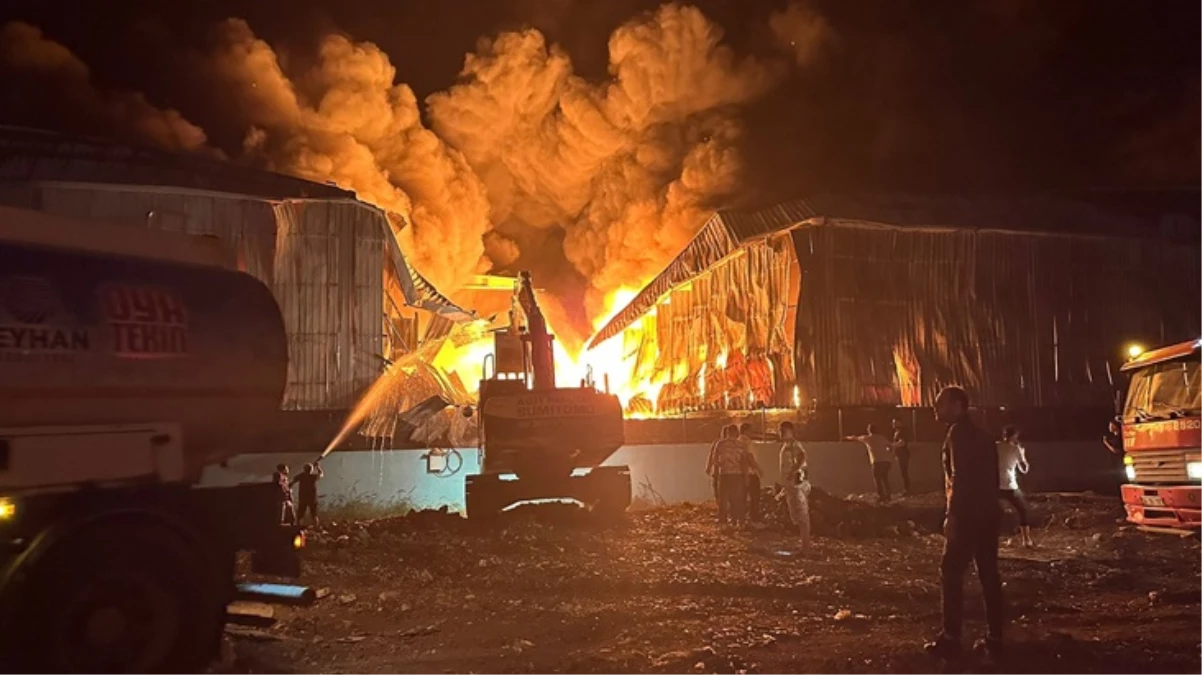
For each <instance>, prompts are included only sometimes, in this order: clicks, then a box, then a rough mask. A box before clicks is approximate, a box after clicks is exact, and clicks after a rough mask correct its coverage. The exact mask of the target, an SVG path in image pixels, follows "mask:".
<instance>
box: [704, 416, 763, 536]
mask: <svg viewBox="0 0 1202 675" xmlns="http://www.w3.org/2000/svg"><path fill="white" fill-rule="evenodd" d="M714 464H715V470H716V471H717V473H718V494H719V496H720V499H719V500H718V520H719V521H720V522H722V523H723V524H725V523H726V522H728V519H729V521H730V522H733V523H734V524H735V525H738V526H742V525H743V524H744V523H745V522H746V519H747V514H746V509H747V474H748V473H750V472H752V471H755V472H757V473H758V472H759V465H757V464H756V461H755V457H754V456H753V455H752V454H751V452H750V451H749V450H748V449H747V446H746V445H744V444H743V443H741V442H739V428H738V427H737V426H735V425H733V424H731V425H729V426H727V427H726V432H725V438H723V439H722V440H721V441H720V442H719V443H718V447H717V451H716V452H715V458H714Z"/></svg>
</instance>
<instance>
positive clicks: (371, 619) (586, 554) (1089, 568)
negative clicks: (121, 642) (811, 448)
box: [219, 491, 1202, 673]
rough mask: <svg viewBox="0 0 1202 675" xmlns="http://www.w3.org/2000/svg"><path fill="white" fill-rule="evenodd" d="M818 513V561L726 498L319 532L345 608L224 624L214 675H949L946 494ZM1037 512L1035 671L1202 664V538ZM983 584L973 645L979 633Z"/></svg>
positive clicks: (768, 521)
mask: <svg viewBox="0 0 1202 675" xmlns="http://www.w3.org/2000/svg"><path fill="white" fill-rule="evenodd" d="M811 501H812V507H811V513H812V517H813V522H814V530H815V533H816V535H817V537H816V539H815V541H814V546H813V548H812V550H811V551H809V552H808V553H806V554H805V555H802V554H801V552H800V551H799V548H798V542H797V537H796V534H795V532H794V529H793V527H792V525H791V524H790V523H789V522H788V520H787V514H785V516H784V518H783V519H782V518H781V517H780V516H781V514H780V513H778V512H776V511H775V507H776V506H778V505H779V506H781V507H783V505H781V504H778V503H777V502H774V501H765V502H764V503H766V504H767V505H769V506H770V507H771V508H772V510H771V511H770V512H768V513H766V514H764V518H763V521H764V522H763V523H762V524H761V525H757V526H753V527H750V528H747V529H736V528H730V527H721V526H719V524H718V523H717V519H716V513H715V510H714V507H713V505H712V504H704V505H690V504H682V505H676V506H669V507H663V508H659V509H654V510H650V511H645V512H639V513H632V514H630V515H629V516H628V518H627V519H626V522H625V523H618V524H612V523H606V524H601V523H596V522H594V521H590V520H589V518H588V514H587V513H586V512H584V511H583V509H580V508H579V507H574V506H569V505H559V504H550V505H547V506H549V507H551V508H550V509H548V510H539V509H537V508H534V507H520V508H518V509H514V510H513V511H510V512H506V513H504V514H502V517H501V518H499V519H498V520H497V522H496V525H495V527H494V528H491V529H485V528H482V527H480V526H478V525H475V524H472V523H469V522H468V521H466V520H464V519H463V518H460V517H459V516H458V515H457V514H454V513H449V512H442V511H433V512H415V513H412V514H409V515H407V516H402V517H394V518H383V519H379V520H374V521H366V522H362V523H338V524H329V525H327V526H326V527H324V528H322V529H318V530H314V531H313V532H311V537H310V544H309V546H307V547H306V549H305V551H304V553H305V563H304V564H305V579H306V583H308V584H310V585H313V586H315V587H319V588H327V589H330V591H329V595H330V597H331V599H335V600H338V602H328V601H327V602H318V603H316V604H314V605H312V606H309V607H288V608H284V609H281V610H278V611H277V616H278V619H279V621H278V623H277V624H276V625H275V626H273V627H272V628H271V629H270V630H267V631H258V632H257V633H245V632H244V633H241V634H238V633H233V632H232V631H233V630H234V628H235V627H231V637H232V638H234V639H232V640H230V642H231V644H232V645H233V647H232V649H233V650H234V652H235V655H236V658H233V659H225V660H223V662H222V664H224V665H220V666H219V669H224V670H219V672H235V671H237V672H252V671H253V672H281V671H291V672H362V673H373V672H445V671H449V672H472V671H475V672H515V671H521V672H690V671H693V670H694V669H697V670H700V671H702V672H725V673H735V672H739V671H745V672H897V671H902V672H931V671H932V670H934V669H937V668H938V664H935V663H933V662H931V661H930V660H929V659H928V658H927V657H926V656H925V655H924V654H923V653H922V651H921V649H920V644H921V641H922V639H923V638H925V637H928V636H929V635H931V634H933V632H934V631H936V630H937V629H938V624H939V584H938V566H939V555H940V550H941V548H942V543H943V539H942V536H941V535H940V534H939V526H940V524H941V522H942V516H943V514H942V503H941V498H940V495H918V496H914V497H905V498H902V499H900V500H897V501H895V502H894V503H892V504H889V505H878V504H876V503H874V502H873V501H872V500H862V499H840V498H837V497H834V496H832V495H829V494H826V493H823V492H821V491H815V493H814V495H813V496H812V500H811ZM1031 503H1032V507H1033V511H1034V512H1035V513H1036V514H1037V517H1038V518H1039V520H1038V521H1037V522H1039V523H1040V525H1039V526H1037V527H1036V528H1034V537H1035V540H1036V544H1037V547H1036V548H1034V549H1026V548H1023V547H1021V546H1004V547H1003V549H1002V556H1003V559H1002V561H1001V568H1002V576H1003V580H1004V581H1005V583H1006V594H1007V596H1006V597H1007V602H1008V603H1009V614H1010V615H1011V616H1012V617H1013V628H1012V630H1011V632H1010V633H1009V635H1012V636H1013V641H1012V650H1013V652H1014V653H1021V654H1022V655H1023V668H1024V669H1025V670H1030V671H1033V672H1082V671H1118V670H1125V671H1126V672H1137V671H1138V672H1142V671H1150V670H1151V671H1160V672H1198V671H1199V669H1200V666H1202V664H1200V663H1199V652H1198V650H1197V648H1196V646H1197V636H1198V633H1199V630H1200V629H1202V618H1200V615H1199V612H1198V609H1199V607H1198V606H1199V598H1200V597H1202V593H1200V588H1199V586H1200V584H1199V579H1200V577H1202V569H1200V568H1202V557H1200V555H1199V544H1198V542H1197V540H1196V539H1195V540H1188V539H1179V538H1176V537H1161V536H1158V535H1153V534H1148V533H1144V532H1140V531H1137V530H1136V529H1134V528H1130V527H1128V526H1126V525H1125V524H1116V523H1115V519H1116V518H1117V517H1121V515H1122V507H1121V505H1120V504H1119V503H1118V500H1117V498H1114V497H1111V498H1105V497H1104V496H1090V495H1087V496H1070V495H1054V496H1051V497H1048V498H1045V497H1042V496H1039V495H1035V496H1032V498H1031ZM1008 522H1012V521H1008ZM1007 528H1008V530H1009V531H1012V530H1013V527H1012V526H1011V525H1010V524H1008V525H1007ZM1009 531H1007V532H1006V536H1009V533H1010V532H1009ZM355 532H363V533H364V534H363V535H361V536H356V535H355V534H354V533H355ZM1096 534H1102V535H1103V536H1102V537H1101V538H1100V539H1095V537H1094V535H1096ZM343 537H345V539H343ZM356 541H358V542H362V543H356ZM482 562H483V564H481V563H482ZM974 583H975V581H974V580H973V579H972V575H969V578H968V579H967V581H966V584H967V589H966V590H968V592H967V593H966V596H967V597H968V598H969V603H968V606H967V607H966V609H967V619H968V624H967V626H966V635H965V638H966V640H971V639H975V638H976V637H979V636H980V635H981V634H982V633H983V627H982V625H981V618H980V616H979V613H980V612H979V608H977V607H976V606H975V604H974V603H975V600H974V598H975V597H976V594H975V591H974V590H973V588H972V587H973V585H974ZM469 596H470V600H469V599H468V598H469ZM348 597H349V598H354V599H353V600H351V601H349V602H344V601H343V599H344V598H348ZM367 599H370V601H367ZM840 617H841V618H840ZM1148 625H1155V626H1156V630H1155V631H1146V630H1140V629H1139V627H1140V626H1148ZM241 630H245V629H241ZM869 633H870V634H871V637H872V639H871V640H866V639H865V635H866V634H869ZM1061 635H1063V636H1070V637H1069V638H1062V637H1059V636H1061ZM1074 635H1075V636H1077V638H1076V639H1071V636H1074ZM264 636H269V637H264ZM1084 636H1088V638H1086V637H1084ZM266 640H270V641H266ZM367 646H370V648H365V647H367ZM966 658H969V659H971V658H975V657H973V656H966ZM231 664H233V665H231ZM699 664H700V667H699ZM982 667H983V666H982V665H981V664H976V665H971V664H966V666H965V668H966V669H967V670H979V669H980V668H982Z"/></svg>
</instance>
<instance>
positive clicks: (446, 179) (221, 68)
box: [201, 19, 490, 289]
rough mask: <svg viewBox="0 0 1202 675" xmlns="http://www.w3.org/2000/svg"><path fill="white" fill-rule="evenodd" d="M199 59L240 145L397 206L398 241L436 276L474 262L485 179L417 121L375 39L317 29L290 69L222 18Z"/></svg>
mask: <svg viewBox="0 0 1202 675" xmlns="http://www.w3.org/2000/svg"><path fill="white" fill-rule="evenodd" d="M201 64H202V67H203V68H205V69H207V76H208V78H209V79H210V80H211V81H214V82H215V83H216V84H217V85H218V86H220V87H221V89H222V91H225V92H227V93H228V94H229V96H230V99H231V104H232V105H234V106H235V107H236V108H237V109H238V114H240V115H241V116H243V118H244V119H245V120H246V121H247V123H248V124H249V125H251V131H250V133H248V135H247V139H246V143H245V144H244V150H245V152H246V154H247V155H248V156H250V157H257V158H261V159H263V160H264V161H265V162H266V163H267V165H268V166H270V167H271V168H273V169H275V170H277V171H282V172H285V173H291V174H294V175H298V176H301V177H304V178H309V179H313V180H319V181H327V180H329V181H334V182H335V183H337V184H338V185H340V186H342V187H345V188H349V189H351V190H354V191H355V192H356V194H357V195H358V196H359V197H360V198H361V199H363V200H365V201H368V202H371V203H373V204H376V205H378V206H380V207H381V208H383V209H386V210H388V211H390V212H392V213H394V214H397V215H399V216H401V217H402V218H403V219H404V221H403V223H402V228H403V229H402V230H401V233H400V234H401V239H402V243H403V245H404V246H405V248H406V252H407V253H408V254H409V255H410V256H411V257H412V258H413V260H414V264H415V265H416V266H417V267H418V268H419V269H420V270H421V271H422V272H423V274H425V275H426V276H427V277H428V278H430V280H431V281H433V282H434V283H435V285H438V286H439V287H442V288H446V289H453V288H455V287H456V286H457V285H458V284H459V283H461V282H462V281H463V280H464V278H465V277H466V275H469V274H472V273H474V272H477V271H480V270H481V269H482V258H483V255H484V234H485V232H486V231H487V230H488V229H489V226H490V225H489V224H490V219H489V205H488V200H487V195H486V194H485V191H484V186H483V183H481V182H480V180H479V179H478V178H477V177H476V175H475V174H474V173H473V172H472V170H471V168H470V167H469V166H468V165H467V162H466V161H465V160H464V157H463V155H462V153H460V152H458V151H456V150H455V149H453V148H451V147H449V146H447V144H446V143H444V142H443V141H442V140H441V139H440V138H438V136H436V135H435V134H434V133H433V132H432V131H430V130H429V129H427V128H425V127H424V126H423V125H422V122H421V113H420V111H419V110H418V104H417V99H416V98H415V97H414V94H413V91H412V90H411V89H410V88H409V87H408V86H406V85H404V84H393V82H394V80H395V78H396V69H395V68H394V67H393V66H392V64H391V63H390V62H389V60H388V56H387V55H386V54H384V53H383V52H382V51H380V49H379V48H378V47H376V46H375V45H373V44H370V43H355V42H352V41H351V40H349V39H348V38H346V37H344V36H342V35H330V36H327V37H326V38H325V39H324V40H323V41H322V43H321V47H320V51H319V53H318V58H317V61H316V63H315V65H313V67H312V68H311V69H309V70H307V71H306V72H302V73H297V74H294V75H293V77H292V78H289V76H288V75H286V74H285V73H284V71H283V69H282V68H281V66H280V61H279V59H278V58H277V56H276V54H275V52H274V51H273V50H272V48H271V47H270V46H269V45H268V44H267V43H266V42H264V41H262V40H260V39H259V38H257V37H256V36H255V35H254V33H253V32H252V31H251V29H250V27H249V26H248V25H247V24H246V23H245V22H243V21H240V20H237V19H231V20H228V21H226V22H225V23H224V24H223V25H222V26H221V27H220V30H219V31H218V40H217V43H216V45H215V46H214V48H213V51H212V53H211V54H209V56H208V58H207V59H205V60H203V61H202V62H201Z"/></svg>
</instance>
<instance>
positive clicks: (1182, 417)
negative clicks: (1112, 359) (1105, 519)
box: [1122, 340, 1202, 531]
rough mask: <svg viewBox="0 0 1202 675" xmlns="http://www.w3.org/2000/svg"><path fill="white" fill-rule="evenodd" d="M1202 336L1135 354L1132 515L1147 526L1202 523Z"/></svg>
mask: <svg viewBox="0 0 1202 675" xmlns="http://www.w3.org/2000/svg"><path fill="white" fill-rule="evenodd" d="M1200 352H1202V340H1195V341H1191V342H1183V343H1181V344H1177V345H1173V346H1171V347H1163V348H1161V349H1155V350H1152V351H1149V352H1144V353H1142V354H1137V355H1136V356H1134V357H1133V358H1132V359H1131V360H1130V361H1128V362H1127V363H1126V364H1125V365H1124V366H1123V368H1122V370H1123V372H1126V373H1130V375H1131V384H1130V386H1129V388H1128V390H1127V403H1126V405H1125V406H1124V408H1123V418H1122V426H1123V447H1124V450H1125V453H1126V454H1125V455H1124V457H1123V464H1124V468H1125V469H1126V472H1127V481H1128V482H1127V484H1126V485H1123V487H1122V491H1123V506H1124V507H1125V508H1126V509H1127V520H1128V521H1130V522H1132V523H1135V524H1137V525H1142V526H1145V527H1149V528H1168V529H1174V530H1182V529H1184V530H1194V531H1196V530H1198V529H1199V527H1202V450H1200V447H1202V389H1200V388H1199V375H1200V374H1202V373H1200V371H1202V359H1200V358H1199V355H1200Z"/></svg>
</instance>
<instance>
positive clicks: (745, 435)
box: [739, 422, 761, 523]
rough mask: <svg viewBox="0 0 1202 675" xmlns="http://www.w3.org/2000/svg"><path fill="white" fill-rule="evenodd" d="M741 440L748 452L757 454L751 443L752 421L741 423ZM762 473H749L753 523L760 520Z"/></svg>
mask: <svg viewBox="0 0 1202 675" xmlns="http://www.w3.org/2000/svg"><path fill="white" fill-rule="evenodd" d="M739 442H740V443H742V444H743V445H744V447H746V448H747V452H749V453H751V454H752V456H755V453H754V452H752V449H751V448H752V445H751V442H752V441H751V423H750V422H744V423H742V424H740V425H739ZM760 496H761V495H760V474H758V473H756V472H754V471H751V472H748V474H747V519H748V520H750V521H751V522H753V523H758V522H760Z"/></svg>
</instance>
